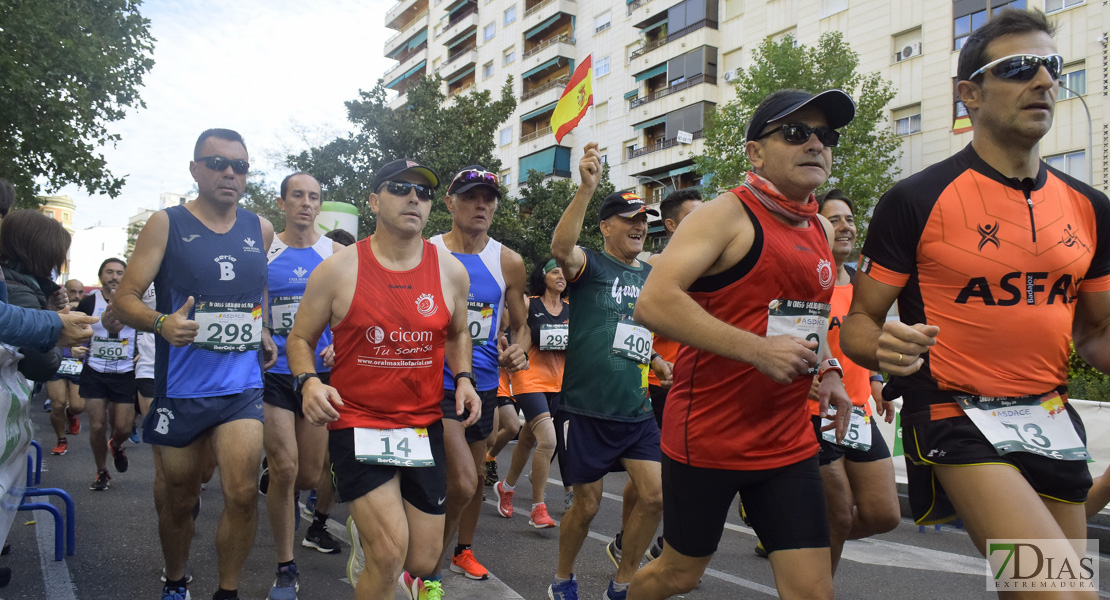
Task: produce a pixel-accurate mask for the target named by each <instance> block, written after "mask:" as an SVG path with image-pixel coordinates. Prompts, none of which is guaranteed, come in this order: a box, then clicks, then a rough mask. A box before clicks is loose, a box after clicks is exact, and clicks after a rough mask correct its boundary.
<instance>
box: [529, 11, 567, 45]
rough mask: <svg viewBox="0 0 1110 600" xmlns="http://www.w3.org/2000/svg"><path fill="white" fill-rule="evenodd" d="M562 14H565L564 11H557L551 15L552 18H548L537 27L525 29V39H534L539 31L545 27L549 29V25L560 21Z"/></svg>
mask: <svg viewBox="0 0 1110 600" xmlns="http://www.w3.org/2000/svg"><path fill="white" fill-rule="evenodd" d="M562 16H563V13H555V15H553V16H551V17H550V18H548V19H547V20H546V21H544V22H543V23H540V24H539V25H536V26H535V27H533V28H531V29H529V30H528V31H525V32H524V39H526V40H530V39H532V38H533V37H535V36H536V34H538V33H539V32H541V31H543V30H544V29H547V28H548V27H551V24H552V23H554V22H555V21H558V20H559V17H562Z"/></svg>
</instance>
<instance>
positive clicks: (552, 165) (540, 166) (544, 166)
mask: <svg viewBox="0 0 1110 600" xmlns="http://www.w3.org/2000/svg"><path fill="white" fill-rule="evenodd" d="M529 171H539V172H540V173H543V174H544V175H551V174H553V173H555V172H556V171H562V172H569V171H570V148H566V147H563V146H552V147H550V148H547V149H545V150H540V151H539V152H537V153H535V154H529V155H528V156H525V157H522V158H521V159H520V178H521V179H522V180H526V179H528V172H529Z"/></svg>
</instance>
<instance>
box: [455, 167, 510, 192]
mask: <svg viewBox="0 0 1110 600" xmlns="http://www.w3.org/2000/svg"><path fill="white" fill-rule="evenodd" d="M468 183H484V184H487V185H492V186H493V187H498V186H500V185H501V178H500V177H498V176H497V173H490V172H489V171H483V170H479V169H470V170H467V171H462V172H461V173H459V174H458V175H455V178H454V179H452V180H451V186H450V187H449V188H448V190H453V189H456V188H458V187H459V186H462V185H466V184H468Z"/></svg>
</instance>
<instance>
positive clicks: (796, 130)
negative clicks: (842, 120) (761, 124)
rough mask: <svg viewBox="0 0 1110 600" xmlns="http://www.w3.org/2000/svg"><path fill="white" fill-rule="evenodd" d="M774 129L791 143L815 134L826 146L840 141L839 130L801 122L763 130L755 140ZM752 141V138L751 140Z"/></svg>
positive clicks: (797, 142) (805, 139) (831, 145)
mask: <svg viewBox="0 0 1110 600" xmlns="http://www.w3.org/2000/svg"><path fill="white" fill-rule="evenodd" d="M776 131H782V138H783V139H784V140H786V141H787V142H788V143H791V144H804V143H806V142H808V141H809V136H810V135H816V136H817V140H818V141H819V142H821V143H822V144H823V145H825V146H828V147H830V148H831V147H833V146H836V144H837V143H838V142H839V141H840V132H839V131H837V130H835V129H833V128H832V127H810V126H808V125H803V124H801V123H786V124H783V125H779V126H778V127H776V128H774V129H772V130H770V131H767V132H764V133H763V134H762V135H760V136H759V137H757V138H755V139H756V140H761V139H763V138H765V137H767V136H769V135H771V134H772V133H775V132H776ZM753 141H754V140H753Z"/></svg>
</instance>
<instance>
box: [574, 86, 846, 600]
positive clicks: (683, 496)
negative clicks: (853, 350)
mask: <svg viewBox="0 0 1110 600" xmlns="http://www.w3.org/2000/svg"><path fill="white" fill-rule="evenodd" d="M854 113H855V105H854V104H853V102H852V100H851V98H849V97H848V95H847V94H845V93H844V92H842V91H840V90H829V91H826V92H822V93H820V94H818V95H816V96H814V95H811V94H809V93H807V92H803V91H799V90H780V91H777V92H774V93H772V94H770V95H768V96H767V97H766V98H764V99H763V101H762V102H760V104H759V106H758V107H757V108H756V110H755V112H754V114H753V115H752V119H751V122H750V123H749V124H748V128H747V140H748V141H747V145H746V150H747V156H748V160H749V161H750V162H751V164H752V171H750V172H748V174H747V176H746V178H745V182H744V184H743V185H741V186H739V187H737V188H735V189H733V190H731V191H729V192H726V193H724V194H722V195H720V196H718V197H716V198H714V199H713V200H712V201H710V202H709V203H707V204H705V205H704V206H703V207H701V208H699V209H698V210H696V211H694V213H693V214H691V215H690V216H688V217H687V218H686V219H685V221H684V222H683V224H682V226H681V227H679V228H678V230H677V231H676V232H675V236H674V238H672V240H671V243H670V244H668V246H667V250H666V251H665V252H663V253H662V255H660V256H659V258H658V260H657V261H656V262H655V268H654V270H653V271H652V274H651V277H650V278H649V279H648V282H647V284H646V285H645V286H644V290H643V294H642V296H641V297H640V302H639V303H638V304H637V310H636V317H637V319H639V320H640V321H641V322H642V323H644V324H645V325H646V326H648V327H650V328H653V329H656V330H658V331H659V332H660V334H661V335H665V336H667V337H669V338H671V339H674V340H676V341H678V342H679V343H681V344H682V346H681V347H680V348H679V351H678V360H677V362H676V364H675V373H674V385H673V386H672V387H671V390H670V393H669V394H668V397H667V407H666V411H665V413H664V416H663V419H664V423H663V440H662V448H663V453H664V456H663V480H664V487H663V493H664V498H665V499H664V506H665V510H664V523H663V537H664V539H665V540H666V544H665V545H664V548H663V553H662V554H661V555H660V556H659V558H658V559H656V560H653V561H651V562H650V563H648V564H647V566H645V567H644V568H643V569H642V570H641V571H640V572H639V573H637V574H636V578H635V580H634V581H633V582H632V586H631V587H630V588H629V590H628V597H629V598H635V599H636V600H642V599H645V598H647V599H661V598H668V597H671V596H673V595H675V594H682V593H685V592H688V591H690V590H692V589H693V588H694V587H695V586H696V585H697V583H698V579H699V578H700V577H701V575H702V573H704V572H705V569H706V567H707V566H708V564H709V561H710V560H711V559H712V558H713V554H714V553H715V552H716V550H717V545H718V543H719V542H720V539H721V534H722V532H723V530H724V524H725V518H726V516H727V514H728V511H729V507H730V505H731V504H732V501H733V499H734V498H735V497H736V495H737V494H738V493H739V494H742V495H743V497H744V506H745V508H746V509H747V512H748V516H749V518H750V519H751V521H752V525H753V527H754V529H755V530H756V533H757V534H758V535H759V537H760V539H762V540H763V541H764V543H765V544H766V546H767V549H768V550H769V551H770V553H771V554H770V559H771V568H772V570H773V572H774V575H775V584H776V586H777V588H778V593H779V595H780V597H782V598H784V599H793V598H829V599H831V598H832V597H833V586H832V571H831V562H830V555H829V534H828V523H827V520H826V516H825V506H824V499H823V494H822V490H821V479H820V474H819V471H818V466H817V450H818V445H817V439H816V438H815V436H814V434H813V426H812V424H811V423H810V419H809V411H808V410H807V408H806V392H807V390H808V389H809V385H810V380H811V378H810V377H809V374H810V373H812V372H813V370H814V369H815V368H816V367H818V366H820V368H819V369H817V374H818V377H819V378H820V379H821V383H820V388H819V393H818V396H819V397H820V398H821V405H822V410H821V412H822V414H823V413H824V412H825V405H826V403H827V402H834V403H835V404H836V406H837V408H840V409H842V412H841V415H840V416H839V418H838V420H837V439H839V438H842V437H843V436H844V431H846V429H847V417H848V416H849V413H850V408H849V407H850V404H851V403H850V401H849V400H848V397H847V395H846V394H845V393H844V386H843V384H842V383H841V381H840V367H839V365H838V364H837V361H836V360H835V359H832V358H829V357H830V356H831V355H830V354H829V352H828V347H827V344H825V343H824V342H823V338H824V336H825V335H826V334H827V332H828V317H829V301H830V300H832V288H833V284H834V282H835V273H834V271H833V268H832V261H833V257H832V252H831V249H830V247H831V240H832V227H830V226H829V223H828V221H826V220H825V218H824V217H821V216H820V215H818V214H817V201H816V199H815V198H814V197H813V190H814V189H816V188H817V187H818V186H820V185H821V184H823V183H824V182H825V181H826V179H827V178H828V176H829V170H830V166H831V164H832V153H831V149H830V147H831V146H835V145H836V143H837V139H838V138H839V133H838V132H837V131H836V128H838V127H842V126H844V125H847V124H848V123H849V122H850V121H851V120H852V117H853V115H854ZM571 306H573V304H571ZM825 358H828V360H822V359H825ZM753 424H756V425H753ZM784 514H788V515H791V518H790V519H782V518H780V515H784Z"/></svg>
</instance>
